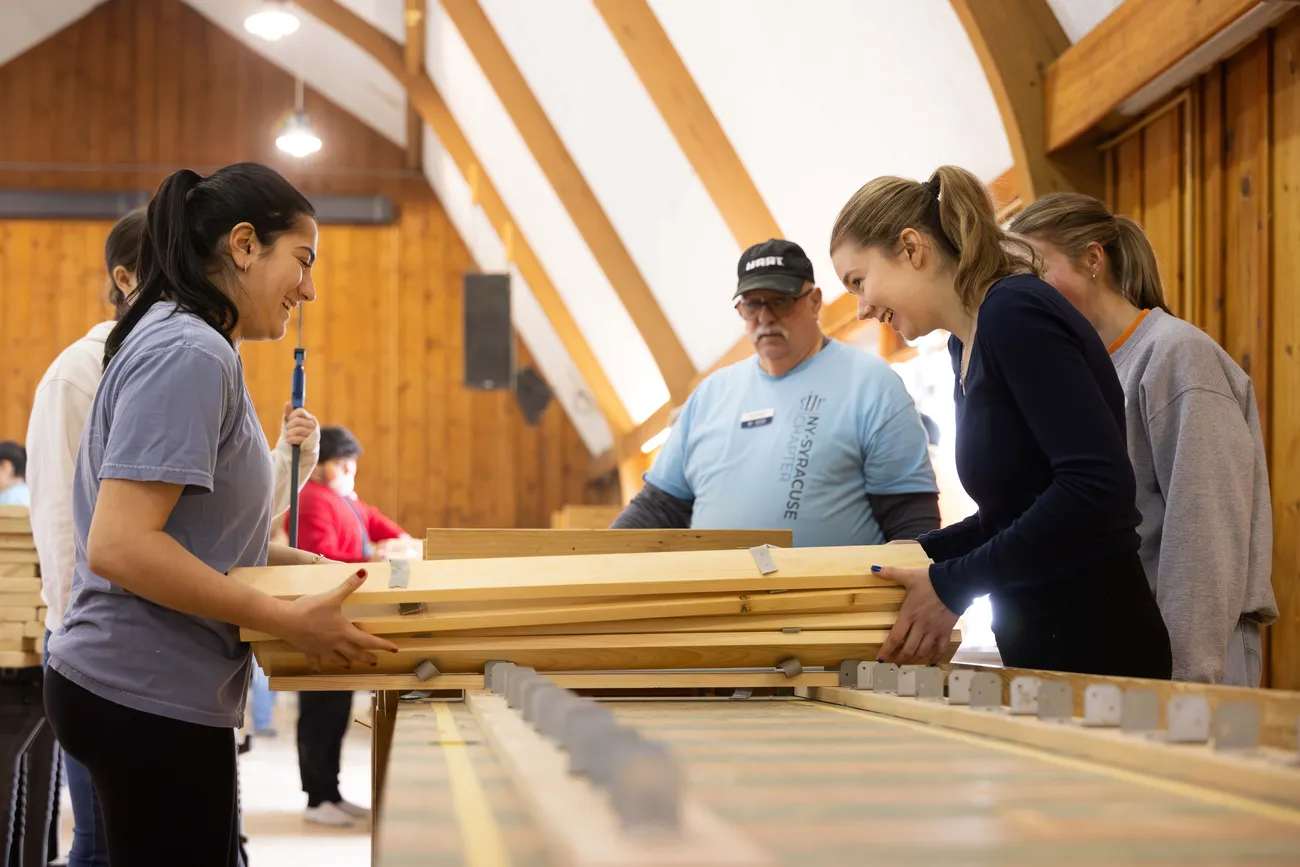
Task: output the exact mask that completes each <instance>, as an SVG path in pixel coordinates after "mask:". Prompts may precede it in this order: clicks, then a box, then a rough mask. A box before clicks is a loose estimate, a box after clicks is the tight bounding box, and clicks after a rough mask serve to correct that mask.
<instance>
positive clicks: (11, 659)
mask: <svg viewBox="0 0 1300 867" xmlns="http://www.w3.org/2000/svg"><path fill="white" fill-rule="evenodd" d="M40 667H41V655H40V654H39V653H24V652H23V651H20V650H6V651H0V668H40Z"/></svg>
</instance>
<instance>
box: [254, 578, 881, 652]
mask: <svg viewBox="0 0 1300 867" xmlns="http://www.w3.org/2000/svg"><path fill="white" fill-rule="evenodd" d="M905 593H906V591H904V590H903V589H902V588H899V587H873V588H870V589H867V590H805V591H796V592H793V593H753V594H743V593H742V594H735V593H732V594H704V593H697V594H690V595H686V596H652V597H642V596H638V597H636V598H634V599H629V598H627V597H616V596H606V597H589V598H590V601H587V599H588V597H578V598H575V599H572V600H566V599H541V600H526V601H524V602H521V603H519V604H512V605H510V607H507V608H503V607H496V606H494V605H492V604H485V603H464V602H461V603H456V602H452V603H439V604H437V605H435V606H426V609H425V610H424V611H421V612H420V613H418V614H408V615H402V614H398V613H397V606H395V605H365V606H362V605H358V606H345V607H344V609H343V613H344V615H345V616H346V617H347V618H348V619H349V620H351V621H352V622H353V623H355V624H356V626H357V628H359V629H362V630H365V631H366V632H369V633H371V634H372V635H393V634H400V633H418V632H445V631H452V630H467V629H485V630H486V629H490V630H492V631H498V630H501V629H509V628H515V627H524V626H546V625H554V624H580V623H598V622H601V621H614V620H617V621H631V620H643V619H658V618H670V617H671V618H676V617H705V616H723V615H746V616H748V615H755V614H777V613H785V612H788V613H805V614H811V613H832V612H838V611H850V610H851V611H855V612H869V611H897V610H898V609H899V606H901V605H902V603H903V597H904V595H905ZM620 631H622V632H651V631H658V630H650V629H640V628H629V629H623V630H620ZM240 638H241V640H243V641H269V640H274V639H275V638H276V636H273V635H268V634H266V633H262V632H256V631H254V630H249V629H245V630H241V631H240Z"/></svg>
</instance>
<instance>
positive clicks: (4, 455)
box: [0, 440, 31, 506]
mask: <svg viewBox="0 0 1300 867" xmlns="http://www.w3.org/2000/svg"><path fill="white" fill-rule="evenodd" d="M30 504H31V491H30V490H29V489H28V487H27V450H26V449H24V448H23V447H22V445H21V444H20V443H16V442H14V441H13V440H5V441H4V442H0V506H27V505H30Z"/></svg>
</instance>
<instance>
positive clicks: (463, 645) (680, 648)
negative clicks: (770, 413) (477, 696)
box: [256, 629, 961, 676]
mask: <svg viewBox="0 0 1300 867" xmlns="http://www.w3.org/2000/svg"><path fill="white" fill-rule="evenodd" d="M888 635H889V631H888V630H885V629H869V630H856V631H825V632H800V633H797V634H787V633H782V632H686V633H651V634H634V635H576V636H562V635H535V636H503V637H497V636H484V637H482V638H395V639H393V643H394V644H395V645H397V648H398V652H397V653H391V654H390V653H381V654H379V659H378V661H377V662H376V664H375V665H374V666H369V667H367V666H364V665H360V666H353V667H352V669H351V671H352V672H353V673H356V674H362V675H366V674H411V673H414V672H415V669H416V667H417V666H418V665H419V664H420V663H421V662H423V661H424V660H426V659H428V660H432V661H433V663H434V665H436V666H437V667H438V670H439V671H441V672H445V673H448V674H464V673H470V672H474V673H481V672H482V671H483V668H484V666H485V664H486V663H487V662H488V661H490V660H494V659H503V660H506V661H509V662H513V663H516V664H517V665H527V666H531V667H533V668H535V669H537V670H538V671H609V670H643V669H663V668H767V669H772V668H775V667H776V666H777V665H778V664H779V663H780V662H782V661H783V660H786V659H789V658H791V657H794V658H797V659H798V660H799V661H800V662H801V663H802V664H803V665H804V666H807V667H812V666H827V667H831V668H838V667H839V664H840V663H841V662H842V661H844V660H846V659H875V658H876V654H877V652H878V651H879V649H880V645H881V643H883V642H884V640H885V638H886V637H887V636H888ZM960 643H961V638H960V634H959V633H958V632H954V633H953V645H952V646H951V647H950V653H951V652H955V651H956V649H957V645H958V644H960ZM256 653H257V658H258V660H259V661H260V663H261V665H262V668H263V670H265V671H266V673H267V674H268V675H275V676H280V675H297V674H343V673H345V672H347V671H349V669H348V668H347V667H346V666H344V665H343V664H342V663H337V662H322V663H321V670H320V671H319V672H315V671H312V670H311V669H310V668H309V667H308V665H307V660H306V658H305V657H304V656H303V654H302V653H300V652H298V651H297V650H295V649H294V648H292V647H291V646H290V645H288V644H287V643H285V642H282V641H268V642H261V643H260V644H258V645H257V648H256Z"/></svg>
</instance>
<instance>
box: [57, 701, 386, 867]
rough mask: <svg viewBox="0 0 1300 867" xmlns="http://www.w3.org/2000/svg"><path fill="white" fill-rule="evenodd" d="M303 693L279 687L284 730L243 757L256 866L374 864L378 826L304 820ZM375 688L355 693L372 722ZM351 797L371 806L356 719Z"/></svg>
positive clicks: (65, 828)
mask: <svg viewBox="0 0 1300 867" xmlns="http://www.w3.org/2000/svg"><path fill="white" fill-rule="evenodd" d="M296 699H297V696H296V695H295V694H294V693H277V699H276V706H275V717H274V719H275V723H274V726H275V729H276V731H277V732H279V735H278V737H275V738H266V737H259V738H257V739H255V740H254V744H253V749H252V750H250V751H249V752H247V753H245V754H244V755H242V756H240V762H239V773H240V779H239V784H240V794H241V798H242V802H243V808H244V833H245V834H246V835H247V836H248V838H249V842H248V861H249V863H248V867H357V865H363V864H369V863H370V829H369V826H368V825H364V824H363V825H359V826H358V827H356V828H351V829H347V828H345V829H334V828H325V827H321V826H319V825H309V824H307V823H305V822H304V821H303V820H302V811H303V808H304V807H305V806H306V805H307V799H306V795H304V794H303V793H302V789H301V787H300V785H299V780H298V752H297V747H296V745H295V742H294V729H295V722H296V720H297V700H296ZM369 702H370V693H368V692H359V693H356V694H355V696H354V703H353V717H354V719H356V718H359V719H361V720H366V721H368V717H369V713H370V706H369ZM339 782H340V788H341V789H342V790H343V797H345V798H347V799H348V800H349V801H352V802H353V803H356V804H361V805H363V806H369V805H370V729H368V728H366V727H365V726H364V725H362V724H360V723H353V725H352V728H351V729H350V730H349V732H348V736H347V739H346V740H345V741H344V743H343V769H342V773H341V775H340V781H339ZM60 819H61V824H62V835H61V837H60V841H61V842H62V844H63V846H64V847H65V849H66V847H67V846H70V845H71V843H72V805H71V803H70V802H69V800H68V793H67V789H64V791H63V799H62V808H61V810H60Z"/></svg>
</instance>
